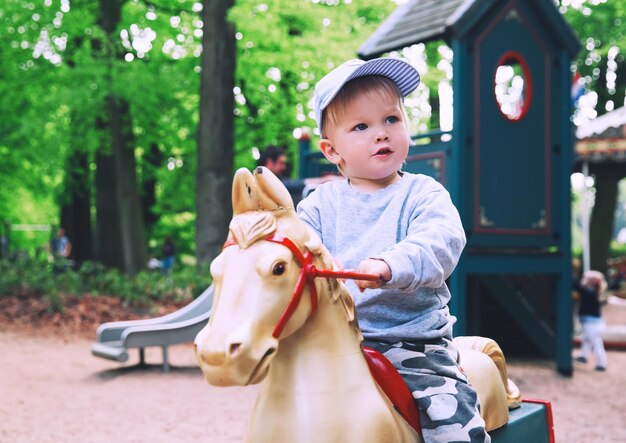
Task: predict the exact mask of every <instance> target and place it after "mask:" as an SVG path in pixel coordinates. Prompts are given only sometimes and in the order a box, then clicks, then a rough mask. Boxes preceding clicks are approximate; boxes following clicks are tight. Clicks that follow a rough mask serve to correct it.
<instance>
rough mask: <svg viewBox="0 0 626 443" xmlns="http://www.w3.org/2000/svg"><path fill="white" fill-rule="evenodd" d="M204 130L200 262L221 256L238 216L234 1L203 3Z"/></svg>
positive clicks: (200, 166) (198, 220)
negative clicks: (234, 203)
mask: <svg viewBox="0 0 626 443" xmlns="http://www.w3.org/2000/svg"><path fill="white" fill-rule="evenodd" d="M202 4H203V9H202V22H203V23H204V26H203V32H204V34H203V37H202V62H201V63H202V73H201V80H200V128H199V131H198V154H197V155H198V158H197V172H196V174H197V175H196V258H197V260H198V263H209V262H211V261H212V260H213V258H215V257H216V256H217V254H219V251H220V250H221V246H222V244H223V242H224V240H225V239H226V235H227V233H228V224H229V222H230V219H231V216H232V209H231V187H232V174H233V157H234V153H233V109H234V98H233V87H234V77H235V54H236V52H235V29H234V26H233V25H232V24H231V23H229V22H228V21H227V13H228V9H229V8H230V7H231V6H232V5H233V0H203V2H202Z"/></svg>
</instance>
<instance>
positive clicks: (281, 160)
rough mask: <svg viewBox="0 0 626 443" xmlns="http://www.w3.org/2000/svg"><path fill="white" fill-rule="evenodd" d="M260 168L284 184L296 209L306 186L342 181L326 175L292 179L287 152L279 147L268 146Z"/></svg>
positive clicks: (262, 153) (339, 178)
mask: <svg viewBox="0 0 626 443" xmlns="http://www.w3.org/2000/svg"><path fill="white" fill-rule="evenodd" d="M257 164H258V166H265V167H266V168H267V169H269V170H270V171H272V172H273V173H274V174H275V175H276V177H278V178H279V179H280V181H282V182H283V184H284V185H285V187H286V188H287V190H288V191H289V194H290V195H291V198H292V199H293V205H294V208H295V207H296V206H298V203H299V202H300V200H301V199H302V197H303V195H302V192H303V191H304V188H305V187H306V186H316V185H320V184H322V183H326V182H327V181H331V180H342V177H340V176H338V175H326V176H324V177H314V178H305V179H292V178H290V177H288V176H287V175H286V174H287V156H286V154H285V150H284V149H283V148H280V147H278V146H268V147H267V148H265V149H264V150H263V151H262V152H261V156H260V157H259V160H258V162H257Z"/></svg>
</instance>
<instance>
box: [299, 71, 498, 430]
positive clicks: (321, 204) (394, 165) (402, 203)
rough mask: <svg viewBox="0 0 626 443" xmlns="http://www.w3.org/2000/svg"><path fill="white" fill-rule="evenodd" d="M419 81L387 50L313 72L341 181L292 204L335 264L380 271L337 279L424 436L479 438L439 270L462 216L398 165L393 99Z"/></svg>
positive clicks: (439, 192) (432, 185)
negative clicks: (370, 277) (405, 391)
mask: <svg viewBox="0 0 626 443" xmlns="http://www.w3.org/2000/svg"><path fill="white" fill-rule="evenodd" d="M418 84H419V74H418V73H417V71H416V70H415V69H414V68H413V67H412V66H410V65H409V64H407V63H405V62H403V61H400V60H394V59H375V60H370V61H368V62H363V61H361V60H351V61H348V62H346V63H344V64H343V65H341V66H339V67H338V68H336V69H335V70H333V71H332V72H330V73H329V74H327V75H326V76H325V77H324V78H323V79H322V80H320V82H319V83H318V84H317V85H316V87H315V113H316V119H317V124H318V127H319V128H320V131H321V136H322V139H321V140H320V149H321V151H322V152H323V154H324V156H325V157H326V158H327V159H328V160H329V161H330V162H331V163H334V164H335V165H337V167H338V168H339V170H340V171H341V173H342V174H343V175H344V177H345V178H346V179H347V180H342V181H335V182H330V183H326V184H323V185H321V186H320V187H318V188H317V190H316V191H315V192H313V193H312V194H311V195H310V196H309V197H307V198H306V199H304V200H303V201H302V202H301V203H300V205H299V206H298V214H299V216H300V217H301V218H302V219H303V220H304V221H305V222H307V223H308V224H309V225H310V226H311V227H312V228H313V229H314V230H315V231H316V232H317V233H318V235H319V236H320V238H321V239H322V241H323V243H324V244H325V246H326V247H327V248H328V249H329V251H330V253H331V254H332V255H333V256H334V257H335V258H336V259H338V260H339V261H340V262H341V263H342V264H343V265H344V266H345V267H346V268H353V269H357V270H358V271H359V272H365V273H369V274H378V275H380V276H381V280H380V281H378V282H364V281H358V282H356V283H354V282H351V281H349V282H347V286H348V289H349V290H350V291H351V293H352V295H353V297H354V298H355V302H356V306H357V311H358V318H359V325H360V326H361V330H362V332H363V336H364V338H365V342H364V344H365V345H366V346H370V347H373V348H375V349H378V350H379V351H381V352H383V354H384V355H385V356H386V357H387V358H388V359H389V360H390V361H391V362H392V363H393V364H394V366H395V367H396V368H398V370H399V371H400V374H401V375H402V377H403V378H404V380H405V381H406V383H407V385H408V386H409V389H410V390H411V392H412V393H413V397H414V398H415V400H416V402H417V405H418V408H419V409H420V413H421V425H422V430H423V435H424V439H425V441H427V442H433V441H440V442H453V441H465V442H468V441H471V442H488V441H490V438H489V436H488V435H487V433H486V432H485V429H484V421H483V420H482V418H481V417H480V414H479V411H478V399H477V396H476V393H475V391H474V390H473V389H472V388H471V387H470V386H469V384H468V381H467V378H466V377H465V375H464V374H463V373H462V372H461V371H460V369H459V366H458V365H457V357H458V353H457V350H456V348H455V346H454V344H453V343H452V325H453V323H454V321H455V318H454V317H452V316H451V315H450V313H449V310H448V301H449V300H450V292H449V290H448V287H447V286H446V284H445V280H446V279H447V278H448V277H449V275H450V274H451V273H452V271H453V270H454V268H455V266H456V264H457V262H458V259H459V256H460V255H461V252H462V250H463V247H464V246H465V234H464V231H463V226H462V224H461V220H460V217H459V214H458V211H457V210H456V208H455V207H454V205H453V204H452V201H451V199H450V195H449V194H448V192H447V191H446V190H445V189H444V188H443V187H442V186H441V185H440V184H439V183H438V182H436V181H435V180H433V179H432V178H430V177H427V176H424V175H414V174H410V173H406V172H401V171H400V169H401V167H402V164H403V163H404V161H405V159H406V157H407V155H408V150H409V144H410V135H409V131H408V127H407V121H406V117H405V111H404V106H403V102H402V101H403V97H404V96H406V95H408V94H410V93H411V92H412V91H414V90H415V88H416V87H417V85H418ZM366 288H367V289H368V290H367V291H364V290H365V289H366Z"/></svg>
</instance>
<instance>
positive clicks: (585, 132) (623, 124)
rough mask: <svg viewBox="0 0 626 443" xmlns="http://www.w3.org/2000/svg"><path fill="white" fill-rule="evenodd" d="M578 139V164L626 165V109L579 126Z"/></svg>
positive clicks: (617, 110) (619, 109)
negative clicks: (611, 163)
mask: <svg viewBox="0 0 626 443" xmlns="http://www.w3.org/2000/svg"><path fill="white" fill-rule="evenodd" d="M576 139H577V140H576V161H577V162H580V161H583V160H586V161H589V162H592V163H601V162H607V161H611V162H619V163H626V107H622V108H618V109H616V110H614V111H611V112H607V113H606V114H604V115H601V116H600V117H598V118H596V119H594V120H591V121H590V122H589V123H586V124H584V125H581V126H579V127H578V129H577V130H576Z"/></svg>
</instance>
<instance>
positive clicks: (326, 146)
mask: <svg viewBox="0 0 626 443" xmlns="http://www.w3.org/2000/svg"><path fill="white" fill-rule="evenodd" d="M320 151H322V154H324V157H326V159H327V160H328V161H329V162H331V163H332V164H334V165H338V164H339V163H341V156H340V155H339V153H338V152H337V150H336V149H335V148H334V146H333V144H332V142H331V141H330V140H329V139H327V138H323V139H321V140H320Z"/></svg>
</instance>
